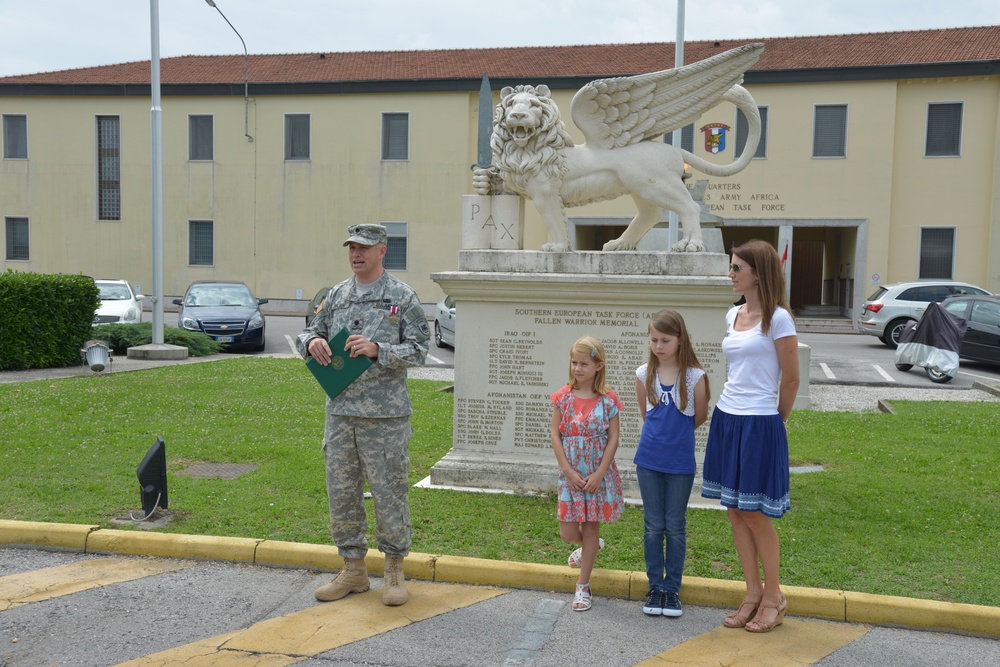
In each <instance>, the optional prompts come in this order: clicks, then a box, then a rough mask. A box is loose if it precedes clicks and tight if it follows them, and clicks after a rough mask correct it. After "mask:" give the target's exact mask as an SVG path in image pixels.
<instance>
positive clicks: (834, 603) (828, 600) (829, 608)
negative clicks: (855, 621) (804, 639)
mask: <svg viewBox="0 0 1000 667" xmlns="http://www.w3.org/2000/svg"><path fill="white" fill-rule="evenodd" d="M781 591H782V592H783V593H784V594H785V597H786V598H788V613H789V614H793V615H795V616H810V617H812V618H828V619H830V620H833V621H843V620H845V619H846V618H847V602H846V600H845V599H844V595H845V593H844V592H843V591H831V590H829V589H825V588H805V587H803V586H782V587H781Z"/></svg>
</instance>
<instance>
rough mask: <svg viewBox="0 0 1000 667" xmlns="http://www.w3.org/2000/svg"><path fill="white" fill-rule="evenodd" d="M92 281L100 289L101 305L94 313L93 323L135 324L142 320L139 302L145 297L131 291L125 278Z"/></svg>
mask: <svg viewBox="0 0 1000 667" xmlns="http://www.w3.org/2000/svg"><path fill="white" fill-rule="evenodd" d="M94 282H95V283H96V284H97V289H99V290H100V291H101V305H100V307H99V308H98V309H97V311H96V312H95V313H94V324H112V323H114V322H121V323H124V324H135V323H137V322H141V321H142V303H140V302H141V301H142V300H143V299H145V298H146V297H144V296H143V295H142V294H136V293H135V292H133V291H132V288H131V287H130V286H129V284H128V281H127V280H117V279H110V278H102V279H100V280H95V281H94Z"/></svg>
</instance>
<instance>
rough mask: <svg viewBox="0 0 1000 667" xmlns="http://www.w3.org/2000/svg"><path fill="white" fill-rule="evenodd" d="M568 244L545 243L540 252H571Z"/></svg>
mask: <svg viewBox="0 0 1000 667" xmlns="http://www.w3.org/2000/svg"><path fill="white" fill-rule="evenodd" d="M572 250H573V249H572V248H571V247H570V245H569V244H568V243H546V244H545V245H543V246H542V252H572Z"/></svg>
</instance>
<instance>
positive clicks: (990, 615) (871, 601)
mask: <svg viewBox="0 0 1000 667" xmlns="http://www.w3.org/2000/svg"><path fill="white" fill-rule="evenodd" d="M844 598H845V599H846V601H847V616H846V620H847V621H849V622H851V623H872V624H874V625H898V626H904V627H909V628H926V629H929V630H947V631H952V632H967V633H972V634H977V635H986V636H988V637H1000V608H997V607H986V606H983V605H974V604H962V603H958V602H939V601H937V600H915V599H913V598H903V597H893V596H888V595H871V594H869V593H844Z"/></svg>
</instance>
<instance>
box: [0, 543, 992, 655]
mask: <svg viewBox="0 0 1000 667" xmlns="http://www.w3.org/2000/svg"><path fill="white" fill-rule="evenodd" d="M441 567H442V565H441V563H438V569H441ZM492 567H493V568H495V569H497V570H502V569H504V568H507V567H508V565H507V564H504V563H501V562H496V563H493V564H492ZM562 569H564V570H566V571H567V573H568V572H569V571H568V569H567V568H562ZM573 576H574V578H575V575H573ZM595 576H598V573H597V572H596V571H595ZM329 577H330V574H329V573H326V572H319V571H317V570H315V569H305V568H294V567H293V568H287V567H286V568H278V567H265V566H261V565H253V564H246V563H235V562H226V561H209V560H192V559H174V558H162V557H138V556H125V555H121V554H106V553H105V554H101V553H96V554H88V553H71V552H52V551H47V550H41V549H34V548H31V549H26V548H13V547H3V546H0V667H45V666H58V667H106V666H108V665H123V664H124V665H133V666H139V665H142V666H143V667H154V666H163V667H166V666H168V665H172V666H179V665H184V666H185V667H208V666H211V667H229V666H232V667H238V666H247V665H254V666H257V667H268V666H272V665H289V664H293V663H294V664H298V665H303V666H307V667H323V666H325V667H333V666H334V665H336V666H337V667H362V666H363V665H369V666H370V665H379V666H381V667H445V666H447V667H458V666H470V667H471V666H476V667H480V666H482V665H501V666H504V667H514V666H517V667H556V666H562V665H573V666H574V667H617V666H623V667H624V666H628V665H672V666H674V667H681V666H693V665H707V664H711V665H718V666H724V665H740V666H745V665H799V666H801V665H821V666H827V667H833V666H836V667H868V666H869V665H879V666H880V667H914V666H918V667H919V666H922V665H928V666H931V665H933V666H935V667H937V666H940V665H963V666H965V667H977V666H982V667H987V666H989V667H995V665H997V664H1000V640H998V639H991V638H986V637H971V636H965V635H960V634H952V633H942V632H933V631H928V630H914V629H905V628H893V627H881V626H876V625H872V624H870V623H857V622H836V621H830V620H824V619H819V618H811V617H808V616H801V615H799V616H796V615H794V609H795V606H796V604H798V605H799V607H800V608H802V607H803V604H804V602H803V601H804V600H806V599H807V595H808V591H807V590H806V589H803V591H802V597H801V598H796V593H795V592H794V591H792V590H791V589H790V588H789V589H788V590H786V595H788V597H789V605H790V609H791V610H792V615H789V616H787V617H786V619H785V622H784V624H783V625H781V626H779V627H778V628H776V629H775V630H774V631H773V632H772V633H771V634H769V635H753V634H750V633H748V632H745V631H743V630H730V629H726V628H723V627H721V622H722V619H723V617H724V616H725V614H726V613H727V611H728V609H726V608H721V607H716V606H710V605H701V604H691V603H690V602H688V603H687V604H685V607H684V615H683V616H682V617H681V618H678V619H672V618H667V617H663V616H658V617H650V616H646V615H644V614H643V613H642V610H641V602H640V601H638V600H627V599H623V598H622V597H616V596H601V595H598V596H597V597H595V600H594V605H593V608H592V609H591V610H590V611H588V612H584V613H577V612H573V611H572V610H571V608H570V603H571V601H572V595H571V594H570V593H569V592H567V591H565V590H553V589H551V588H546V587H545V586H537V585H534V584H536V583H537V582H533V581H532V580H531V578H530V577H526V578H525V579H523V580H522V582H519V584H518V586H517V587H511V586H498V585H486V586H484V585H472V584H470V583H469V582H468V581H466V582H464V583H462V582H457V583H456V582H444V581H435V582H431V581H417V580H414V579H413V578H412V577H411V578H410V580H409V583H408V587H409V589H410V601H409V602H408V603H407V604H405V605H403V606H401V607H394V608H389V607H385V606H383V605H382V604H381V600H380V597H379V596H380V592H379V591H378V590H377V589H378V588H379V587H380V586H381V579H379V578H377V577H373V578H372V587H373V590H372V591H369V592H368V593H364V594H360V595H352V596H349V597H347V598H345V599H343V600H340V601H338V602H332V603H317V602H316V601H315V600H314V599H313V597H312V594H313V591H314V590H315V588H316V587H317V586H319V585H321V584H323V583H325V582H326V581H327V580H328V579H329ZM567 580H568V579H567ZM592 581H595V580H592ZM682 595H683V591H682ZM873 599H876V598H875V596H873ZM962 606H963V605H958V607H962ZM945 613H947V608H946V609H945ZM956 613H957V612H956Z"/></svg>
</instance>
